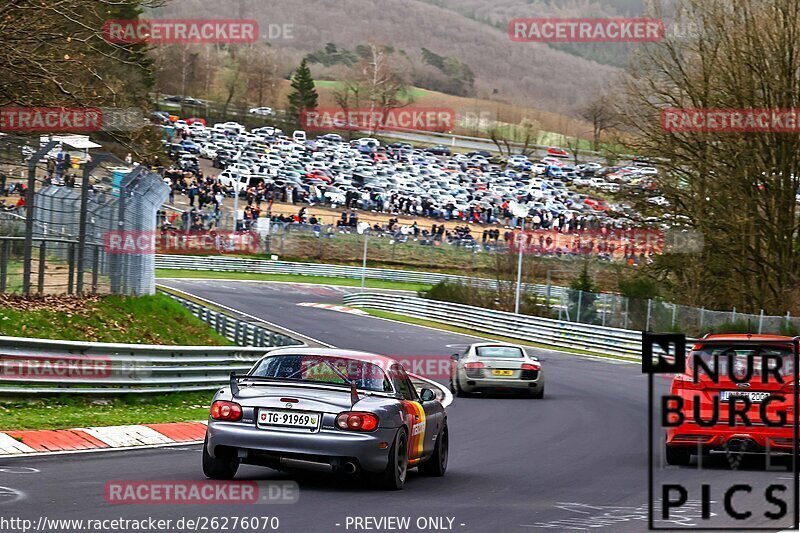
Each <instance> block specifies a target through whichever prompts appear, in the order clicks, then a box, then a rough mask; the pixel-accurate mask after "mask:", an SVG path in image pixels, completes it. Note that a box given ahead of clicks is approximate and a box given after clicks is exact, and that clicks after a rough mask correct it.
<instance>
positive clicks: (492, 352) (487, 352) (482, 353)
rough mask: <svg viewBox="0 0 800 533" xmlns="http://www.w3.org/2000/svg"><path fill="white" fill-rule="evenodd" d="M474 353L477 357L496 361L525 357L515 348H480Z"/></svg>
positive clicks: (520, 350)
mask: <svg viewBox="0 0 800 533" xmlns="http://www.w3.org/2000/svg"><path fill="white" fill-rule="evenodd" d="M475 352H476V355H477V356H478V357H494V358H498V359H508V358H516V357H525V353H524V352H523V351H522V349H520V348H517V347H516V346H481V347H480V348H478V349H477V350H475Z"/></svg>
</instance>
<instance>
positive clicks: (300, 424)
mask: <svg viewBox="0 0 800 533" xmlns="http://www.w3.org/2000/svg"><path fill="white" fill-rule="evenodd" d="M321 417H322V416H321V415H320V414H319V413H299V412H296V411H279V410H273V409H260V410H259V411H258V425H259V426H283V427H292V428H307V429H315V428H317V427H318V426H319V420H320V418H321Z"/></svg>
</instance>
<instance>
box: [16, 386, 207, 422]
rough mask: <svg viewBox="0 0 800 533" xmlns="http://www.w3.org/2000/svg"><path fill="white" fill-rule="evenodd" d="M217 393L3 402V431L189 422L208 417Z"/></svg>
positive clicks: (64, 397)
mask: <svg viewBox="0 0 800 533" xmlns="http://www.w3.org/2000/svg"><path fill="white" fill-rule="evenodd" d="M213 395H214V391H207V392H183V393H179V392H174V393H169V394H159V395H152V396H147V397H144V398H140V397H137V396H135V395H128V396H121V397H116V398H113V399H97V398H76V397H71V396H58V397H51V398H46V399H45V398H41V399H38V398H37V399H33V400H0V430H5V431H10V430H25V429H66V428H76V427H88V426H119V425H125V424H157V423H161V422H187V421H195V420H204V419H205V418H206V417H208V406H209V404H210V403H211V398H212V397H213Z"/></svg>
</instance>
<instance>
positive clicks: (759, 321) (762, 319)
mask: <svg viewBox="0 0 800 533" xmlns="http://www.w3.org/2000/svg"><path fill="white" fill-rule="evenodd" d="M763 326H764V310H763V309H762V310H761V314H760V315H758V333H759V335H760V334H761V328H762V327H763Z"/></svg>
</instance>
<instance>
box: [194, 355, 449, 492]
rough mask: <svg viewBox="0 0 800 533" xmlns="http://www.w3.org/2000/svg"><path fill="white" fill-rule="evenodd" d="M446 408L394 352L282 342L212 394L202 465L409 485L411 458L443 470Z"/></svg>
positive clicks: (438, 472) (224, 473) (223, 475)
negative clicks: (308, 472)
mask: <svg viewBox="0 0 800 533" xmlns="http://www.w3.org/2000/svg"><path fill="white" fill-rule="evenodd" d="M448 440H449V439H448V432H447V414H446V412H445V409H444V407H442V404H441V403H440V402H439V400H438V399H437V397H436V394H435V393H434V392H433V390H431V389H427V388H423V389H421V390H420V391H419V392H418V391H417V390H416V389H415V387H414V384H413V383H412V381H411V379H410V378H409V376H408V374H406V371H405V370H404V369H403V367H402V365H400V364H399V363H398V362H397V361H395V360H394V359H391V358H389V357H384V356H380V355H374V354H369V353H364V352H352V351H342V350H330V349H321V348H280V349H277V350H273V351H271V352H269V353H268V354H267V355H265V356H264V357H263V358H261V359H260V360H259V361H258V362H257V363H256V364H255V365H253V367H252V368H251V369H250V371H249V372H248V373H247V374H245V375H241V376H237V375H234V374H232V375H231V379H230V385H229V386H226V387H223V388H221V389H220V390H219V391H218V392H217V393H216V394H215V396H214V400H213V402H212V404H211V413H210V417H209V420H208V431H207V432H206V438H205V444H204V446H203V473H204V474H205V475H206V476H208V477H210V478H212V479H231V478H233V477H234V476H235V475H236V471H237V469H238V468H239V464H241V463H245V464H253V465H261V466H267V467H270V468H275V469H278V470H293V469H305V470H316V471H321V472H335V473H336V472H338V473H344V474H360V475H363V476H364V477H368V478H372V479H373V480H375V481H376V482H377V483H378V484H379V485H381V486H383V487H385V488H388V489H401V488H402V487H403V484H404V483H405V479H406V472H407V470H408V468H413V467H417V468H418V469H419V471H420V472H421V473H423V474H427V475H431V476H443V475H444V473H445V470H446V469H447V456H448Z"/></svg>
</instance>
